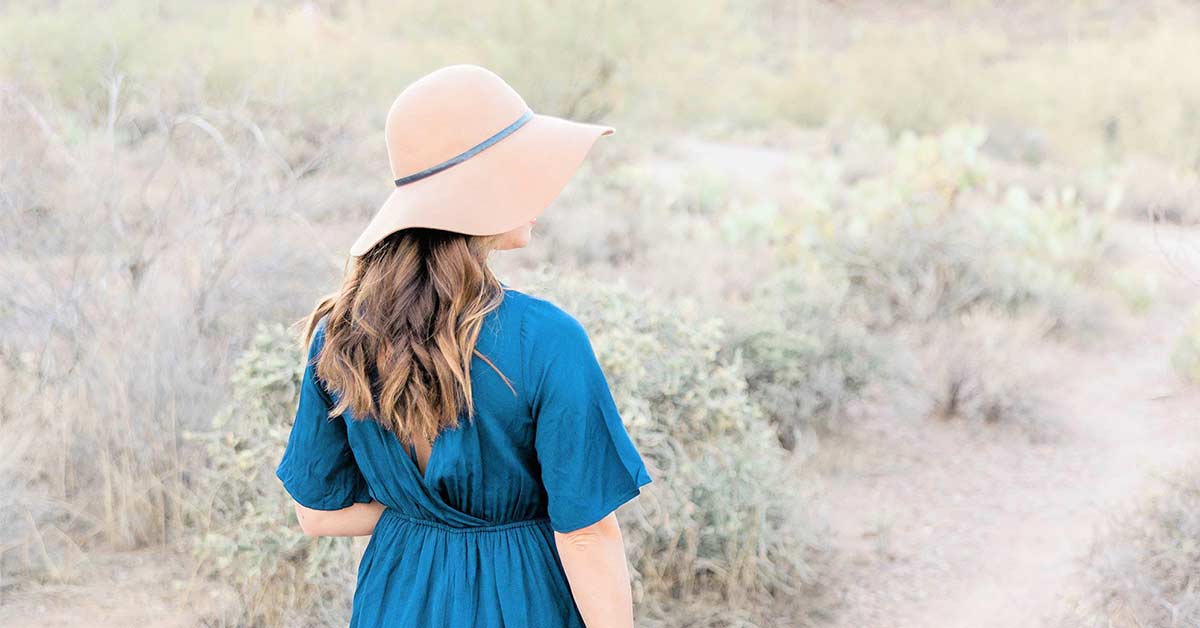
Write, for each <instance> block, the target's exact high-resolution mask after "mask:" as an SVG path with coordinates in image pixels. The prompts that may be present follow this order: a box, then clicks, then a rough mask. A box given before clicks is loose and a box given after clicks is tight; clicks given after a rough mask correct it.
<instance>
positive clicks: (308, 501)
mask: <svg viewBox="0 0 1200 628" xmlns="http://www.w3.org/2000/svg"><path fill="white" fill-rule="evenodd" d="M324 331H325V320H324V319H322V320H321V321H319V322H318V324H317V327H316V330H315V332H314V334H313V338H312V342H311V344H310V346H309V351H308V363H307V366H306V368H305V371H304V376H303V381H302V387H301V390H300V401H299V404H298V406H297V409H296V416H295V421H294V423H293V425H292V428H291V434H290V436H289V438H288V444H287V448H286V450H285V451H284V454H283V458H282V460H281V461H280V462H279V465H278V468H277V470H276V475H277V476H278V478H279V479H280V481H281V482H282V483H283V486H284V487H285V488H286V490H287V491H288V493H289V494H290V495H291V496H292V497H293V498H294V499H295V500H296V501H297V502H298V503H300V504H301V505H303V506H306V507H308V508H312V509H315V510H338V509H341V508H346V507H348V506H350V505H352V504H354V503H356V502H370V501H372V500H374V501H378V502H380V503H382V504H383V505H384V506H385V507H386V508H385V510H384V512H383V515H382V516H381V517H380V519H379V523H378V524H377V525H376V527H375V532H374V534H373V535H372V537H371V540H370V543H369V544H368V545H367V548H366V551H365V553H364V554H363V557H362V561H361V563H360V564H359V569H358V580H357V584H356V588H355V592H354V602H353V609H352V615H351V621H350V625H351V626H353V627H357V628H374V627H377V626H388V627H397V628H399V627H410V626H412V627H416V626H421V627H425V626H449V627H459V626H462V627H476V628H493V627H494V628H501V627H503V628H559V627H562V628H583V626H584V624H583V620H582V618H581V617H580V614H579V610H578V608H577V607H576V606H575V602H574V600H573V598H572V597H571V591H570V586H569V584H568V582H567V579H566V576H565V574H564V572H563V568H562V563H561V561H560V560H559V556H558V552H557V549H556V547H555V543H554V535H553V532H554V531H558V532H570V531H573V530H576V529H579V528H583V527H586V526H588V525H590V524H592V523H595V522H597V521H599V520H600V519H602V518H604V516H605V515H607V514H609V513H610V512H612V511H613V510H615V509H616V508H617V507H618V506H620V505H622V504H624V503H625V502H627V501H629V500H631V499H633V498H634V497H636V496H637V495H639V494H640V492H641V488H642V487H643V486H645V485H646V484H649V483H650V482H651V481H652V480H651V477H650V474H649V473H648V472H647V470H646V466H645V464H644V463H643V460H642V457H641V455H640V454H639V452H638V450H637V449H636V447H635V446H634V444H633V442H632V440H631V439H630V437H629V435H628V433H627V432H626V430H625V427H624V424H623V423H622V420H621V416H620V415H619V414H618V412H617V408H616V404H615V402H614V400H613V396H612V394H611V392H610V390H609V387H608V382H607V379H606V378H605V375H604V373H603V371H602V370H601V367H600V364H599V362H598V361H597V359H596V355H595V352H594V350H593V347H592V344H591V341H590V339H589V337H588V334H587V332H586V330H585V329H584V327H583V326H582V325H581V324H580V323H579V321H577V320H576V319H575V318H574V317H572V316H571V315H570V314H568V313H567V312H565V311H563V310H562V309H561V308H559V307H558V306H557V305H555V304H554V303H552V302H550V301H548V300H545V299H542V298H539V297H535V296H532V295H528V294H526V293H523V292H520V291H518V290H515V289H513V288H509V287H508V286H504V299H503V301H502V302H501V304H500V306H499V307H498V308H497V309H496V310H494V311H492V312H490V313H489V314H488V316H487V318H485V320H484V323H483V326H482V329H481V331H480V334H479V340H478V343H477V345H476V348H477V349H478V351H479V352H480V353H483V354H484V355H485V356H487V357H488V359H489V360H491V361H492V363H493V364H495V366H496V367H497V368H499V369H500V370H501V371H502V372H503V373H504V375H505V376H506V377H508V379H509V381H510V382H511V384H512V388H510V387H509V385H508V384H506V383H505V382H504V380H503V379H502V378H501V377H500V375H499V374H497V373H496V371H495V370H493V369H492V367H491V366H489V365H488V364H487V363H486V362H484V361H483V360H481V359H480V358H479V357H478V356H475V357H474V358H473V359H472V361H471V384H472V387H473V394H474V397H475V413H476V414H475V417H474V418H473V419H471V420H467V419H466V418H465V415H464V416H463V417H461V418H460V420H459V426H458V428H456V429H453V430H446V431H444V432H442V433H441V434H440V435H439V436H438V437H437V439H436V440H435V441H434V442H433V450H432V453H431V454H430V458H429V462H428V464H427V468H426V470H425V473H424V474H422V473H421V471H420V469H419V468H418V467H417V463H416V461H414V460H413V458H412V457H411V456H410V454H409V453H408V451H407V450H406V448H405V446H404V444H403V443H401V442H400V440H399V439H397V438H396V437H395V435H393V434H392V433H391V432H388V431H386V430H384V429H382V428H381V427H380V426H379V424H378V423H376V422H375V421H372V420H369V419H367V420H362V419H360V418H359V417H355V416H353V415H352V413H349V412H348V413H345V414H342V415H339V416H334V417H329V416H328V414H329V411H330V410H331V409H332V408H333V407H334V406H335V405H336V399H337V397H336V393H334V392H331V391H330V390H329V389H328V388H327V387H326V386H324V384H323V383H322V382H321V381H320V380H319V379H318V378H317V377H316V376H315V369H314V366H313V363H314V361H315V359H316V357H317V354H318V352H319V351H320V350H321V347H322V344H323V342H324ZM514 389H515V391H514Z"/></svg>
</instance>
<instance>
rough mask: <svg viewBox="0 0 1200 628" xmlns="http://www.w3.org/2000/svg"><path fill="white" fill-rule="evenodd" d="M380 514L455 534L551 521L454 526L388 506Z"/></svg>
mask: <svg viewBox="0 0 1200 628" xmlns="http://www.w3.org/2000/svg"><path fill="white" fill-rule="evenodd" d="M380 516H381V517H391V518H394V519H399V520H401V521H406V522H408V523H413V524H416V525H420V526H427V527H430V528H437V529H439V530H443V531H445V532H451V533H454V534H478V533H480V532H499V531H501V530H511V529H513V528H527V527H530V526H536V525H542V524H547V523H550V518H549V517H538V518H537V519H521V520H519V521H509V522H507V523H496V524H492V525H483V526H452V525H448V524H445V523H442V522H440V521H433V520H432V519H421V518H419V517H410V516H408V515H405V514H402V513H400V512H398V511H396V510H394V509H392V508H387V507H385V508H384V509H383V514H382V515H380Z"/></svg>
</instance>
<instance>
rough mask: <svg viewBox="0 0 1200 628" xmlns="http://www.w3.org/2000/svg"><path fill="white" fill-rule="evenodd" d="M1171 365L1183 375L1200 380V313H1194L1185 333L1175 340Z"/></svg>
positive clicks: (1192, 379)
mask: <svg viewBox="0 0 1200 628" xmlns="http://www.w3.org/2000/svg"><path fill="white" fill-rule="evenodd" d="M1171 366H1172V367H1174V368H1175V372H1176V373H1178V374H1179V375H1180V376H1181V377H1185V378H1187V379H1189V380H1191V381H1200V314H1194V315H1192V318H1191V320H1190V321H1189V322H1188V325H1187V327H1186V328H1185V329H1184V331H1183V333H1182V334H1180V336H1179V338H1177V339H1176V340H1175V347H1174V348H1173V349H1172V350H1171Z"/></svg>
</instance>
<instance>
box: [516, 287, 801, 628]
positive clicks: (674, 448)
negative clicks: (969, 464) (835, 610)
mask: <svg viewBox="0 0 1200 628" xmlns="http://www.w3.org/2000/svg"><path fill="white" fill-rule="evenodd" d="M532 284H533V287H532V288H531V289H530V291H531V292H532V293H534V294H539V295H541V296H544V297H547V298H550V299H551V300H552V301H554V302H555V303H558V304H559V305H560V306H562V307H563V308H564V309H566V310H567V311H568V312H571V313H573V314H574V315H575V316H576V317H577V318H578V319H579V320H580V321H581V322H582V323H583V324H584V325H585V327H586V328H587V329H588V332H589V335H590V336H591V338H592V342H593V345H594V347H595V350H596V353H597V355H598V356H599V359H600V361H601V363H602V365H603V367H604V369H605V372H606V374H607V375H608V377H609V380H610V382H609V383H610V385H611V387H612V389H613V391H614V396H615V397H616V399H617V403H618V406H619V407H620V409H621V412H622V415H623V417H624V419H625V422H626V425H627V426H628V428H629V431H630V434H631V435H632V437H633V438H634V440H635V442H636V443H637V444H638V447H639V449H640V451H641V452H642V454H643V456H644V457H645V459H646V461H647V464H648V466H649V467H650V468H651V474H652V475H653V476H654V477H655V478H656V481H655V483H654V484H652V485H651V486H650V487H647V489H646V490H645V491H644V493H643V496H642V498H640V499H638V500H635V501H634V502H633V503H632V504H631V505H630V506H628V507H627V508H623V509H622V511H623V512H622V515H623V516H622V518H621V521H622V526H623V529H624V530H626V538H627V541H628V543H629V547H630V551H629V555H630V557H631V559H632V561H633V569H634V573H635V579H636V584H635V588H636V590H637V591H638V592H639V596H640V603H639V609H641V612H642V615H643V616H642V617H641V618H640V619H639V624H638V625H645V626H684V625H687V626H727V625H743V626H767V625H789V626H790V625H795V623H796V622H797V621H799V619H798V618H803V617H804V616H806V614H808V613H811V612H813V610H814V609H813V606H812V601H811V600H810V599H808V598H806V595H807V594H808V593H811V592H812V591H813V589H811V588H810V587H811V586H812V585H813V583H814V582H815V576H816V574H817V571H816V569H817V562H816V561H817V560H818V557H819V555H820V550H821V541H820V537H819V536H818V535H817V534H816V532H815V528H814V526H813V523H812V521H811V519H810V517H808V516H807V514H806V512H805V510H804V508H803V503H804V502H803V499H802V498H800V495H802V494H803V492H804V485H803V483H802V481H801V480H799V479H798V478H799V475H798V470H797V469H796V468H795V467H794V466H793V463H792V462H790V460H791V458H790V456H789V455H787V452H785V451H784V450H783V449H782V448H781V447H780V446H779V443H778V441H777V439H776V436H775V430H774V429H773V428H772V426H771V425H770V423H769V422H768V421H767V419H766V417H765V416H764V413H763V412H762V410H761V408H760V407H759V405H758V404H757V403H756V402H755V400H754V399H753V398H752V396H751V394H750V391H749V388H748V386H747V381H746V377H747V372H746V369H745V366H744V363H743V362H742V361H741V359H740V357H738V356H736V355H733V356H726V355H724V354H723V353H722V352H721V349H722V346H723V345H724V344H725V342H726V334H728V330H727V326H726V325H725V324H724V323H723V322H722V321H721V320H720V319H717V318H714V317H711V316H705V315H703V314H701V313H700V311H699V308H698V306H697V304H696V303H695V302H687V301H676V302H673V303H659V302H656V301H655V300H654V299H652V298H650V297H649V296H648V295H645V294H641V293H637V292H635V291H632V290H630V289H628V288H626V287H625V286H623V285H620V284H615V285H605V284H601V283H599V282H594V281H588V280H584V279H580V278H578V277H563V276H557V277H556V276H553V275H550V274H549V273H546V272H544V271H543V272H542V273H541V274H540V275H537V276H535V277H534V278H533V279H532Z"/></svg>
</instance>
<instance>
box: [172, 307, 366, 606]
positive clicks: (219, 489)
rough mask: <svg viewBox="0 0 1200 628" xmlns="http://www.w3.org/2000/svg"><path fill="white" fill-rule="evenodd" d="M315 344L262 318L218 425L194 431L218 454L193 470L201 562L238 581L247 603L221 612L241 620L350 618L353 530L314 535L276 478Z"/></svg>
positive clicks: (217, 575) (225, 579)
mask: <svg viewBox="0 0 1200 628" xmlns="http://www.w3.org/2000/svg"><path fill="white" fill-rule="evenodd" d="M304 356H305V353H304V351H303V350H302V349H301V345H300V344H299V343H298V342H297V341H296V338H295V337H294V336H293V335H292V334H290V333H289V332H288V331H287V329H285V328H284V327H283V326H282V325H278V324H276V325H264V324H260V325H259V327H258V330H257V332H256V334H255V335H254V338H253V341H252V342H251V344H250V346H249V347H248V348H247V349H246V350H245V351H244V352H243V353H242V354H241V355H240V357H239V358H238V360H237V364H236V367H235V369H234V373H233V376H232V378H231V382H230V395H229V401H228V404H227V405H226V406H225V407H224V408H222V409H221V411H220V412H219V413H218V414H217V416H216V417H215V418H214V419H213V423H212V429H211V430H206V431H202V432H194V433H189V434H187V435H186V436H187V438H188V440H189V441H190V442H196V443H202V444H203V445H204V448H205V451H206V453H207V455H208V464H207V465H204V466H203V467H200V468H198V469H197V470H196V471H195V473H194V475H193V478H192V482H191V484H192V489H193V492H194V494H195V497H194V498H193V499H194V501H193V503H192V504H191V506H192V508H191V511H190V523H191V525H192V527H193V528H194V530H195V533H194V535H193V539H194V541H193V545H192V549H193V551H194V553H195V556H196V558H197V560H198V569H199V572H200V573H201V574H203V575H205V576H208V577H210V578H213V579H214V580H216V581H218V582H221V583H223V584H226V585H229V586H232V587H233V589H234V590H235V592H236V594H237V596H236V597H237V604H236V605H233V606H232V607H231V608H223V609H218V610H217V611H216V612H215V613H214V617H213V618H212V619H213V621H218V622H222V623H224V624H227V625H237V626H246V625H250V626H278V625H288V626H332V625H337V624H345V623H348V622H349V611H350V601H351V597H352V595H353V589H354V576H353V574H354V567H355V558H356V556H355V552H354V548H353V547H352V542H351V540H350V539H348V538H338V537H316V538H312V537H308V536H306V535H305V534H304V533H303V532H302V531H301V529H300V527H299V524H298V523H297V521H296V517H295V511H294V509H293V505H292V503H293V502H292V500H291V498H290V497H289V496H288V495H287V493H286V492H285V491H283V490H282V489H281V488H280V486H279V481H278V480H277V479H276V478H275V473H274V471H275V465H276V464H277V463H278V462H279V456H280V453H281V452H282V451H283V450H284V448H285V447H286V446H287V439H288V431H289V429H290V426H291V420H292V417H293V416H294V413H295V409H296V404H297V403H298V396H299V391H300V381H301V376H302V375H303V372H304Z"/></svg>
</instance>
